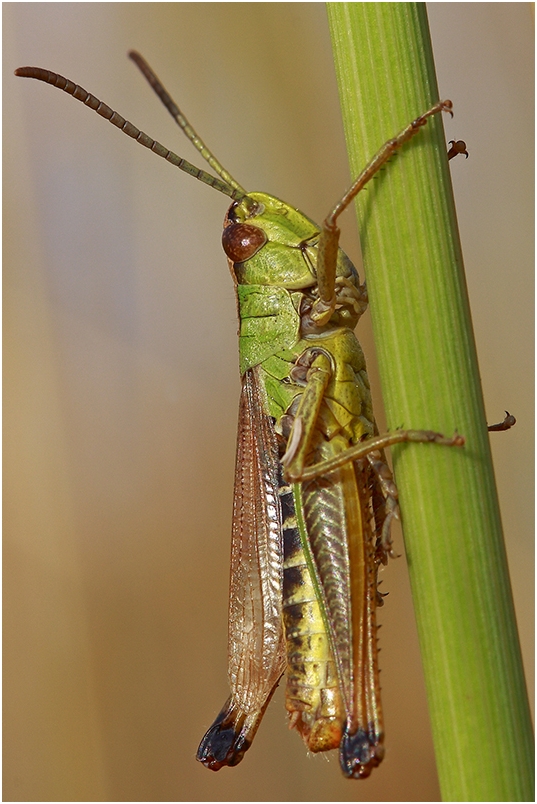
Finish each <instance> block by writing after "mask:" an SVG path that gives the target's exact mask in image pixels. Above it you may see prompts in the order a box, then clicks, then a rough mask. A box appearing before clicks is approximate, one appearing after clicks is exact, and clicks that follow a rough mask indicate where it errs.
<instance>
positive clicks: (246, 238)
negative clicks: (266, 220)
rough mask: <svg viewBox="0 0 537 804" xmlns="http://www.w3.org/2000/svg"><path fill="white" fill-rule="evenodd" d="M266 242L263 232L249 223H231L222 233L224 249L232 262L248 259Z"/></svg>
mask: <svg viewBox="0 0 537 804" xmlns="http://www.w3.org/2000/svg"><path fill="white" fill-rule="evenodd" d="M266 242H267V236H266V234H265V232H264V231H263V230H262V229H260V228H259V227H258V226H252V225H251V224H250V223H232V224H231V226H226V228H225V229H224V231H223V233H222V245H223V247H224V251H225V252H226V254H227V256H228V257H229V259H230V260H231V261H232V262H244V260H248V259H250V257H253V256H254V254H255V253H256V252H258V251H259V249H260V248H261V247H262V246H264V245H265V243H266Z"/></svg>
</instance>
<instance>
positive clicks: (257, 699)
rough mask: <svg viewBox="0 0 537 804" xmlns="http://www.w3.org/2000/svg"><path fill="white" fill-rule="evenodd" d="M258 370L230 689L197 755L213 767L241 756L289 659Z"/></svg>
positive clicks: (269, 440) (241, 514)
mask: <svg viewBox="0 0 537 804" xmlns="http://www.w3.org/2000/svg"><path fill="white" fill-rule="evenodd" d="M257 371H258V370H257V369H251V370H250V371H247V372H246V373H245V375H244V377H243V382H242V393H241V400H240V407H239V431H238V438H237V458H236V466H235V492H234V504H233V529H232V544H231V581H230V595H229V636H228V662H229V664H228V675H229V684H230V688H231V696H230V697H229V699H228V700H227V701H226V703H225V705H224V707H223V709H222V711H221V712H220V714H219V715H218V717H217V718H216V720H215V722H214V723H213V725H212V726H211V728H210V729H209V730H208V732H207V733H206V735H205V737H204V738H203V740H202V741H201V744H200V747H199V749H198V754H197V757H198V759H199V760H200V761H201V762H203V764H204V765H206V766H207V767H209V768H211V769H212V770H219V768H221V767H223V766H224V765H236V764H238V763H239V762H240V761H241V759H242V757H243V755H244V753H245V751H246V750H247V749H248V748H249V747H250V745H251V742H252V740H253V737H254V735H255V732H256V731H257V727H258V726H259V723H260V721H261V718H262V717H263V713H264V711H265V709H266V706H267V704H268V702H269V700H270V697H271V695H272V693H273V692H274V689H275V687H276V685H277V683H278V680H279V679H280V677H281V675H282V673H283V671H284V670H285V663H286V660H285V646H284V640H283V632H282V572H283V569H282V552H283V551H282V522H281V510H280V503H279V497H278V483H279V457H278V445H277V442H276V436H275V433H274V426H273V420H272V418H271V417H270V416H269V415H268V414H267V413H266V412H265V411H266V404H265V399H264V398H263V392H262V390H261V385H260V383H259V382H258V381H257Z"/></svg>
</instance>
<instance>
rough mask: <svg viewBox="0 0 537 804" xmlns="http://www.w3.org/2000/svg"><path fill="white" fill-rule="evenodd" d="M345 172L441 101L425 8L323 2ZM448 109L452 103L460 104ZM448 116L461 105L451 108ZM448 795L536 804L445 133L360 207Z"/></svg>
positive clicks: (430, 137)
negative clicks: (443, 439)
mask: <svg viewBox="0 0 537 804" xmlns="http://www.w3.org/2000/svg"><path fill="white" fill-rule="evenodd" d="M328 16H329V21H330V28H331V34H332V40H333V45H334V53H335V60H336V71H337V76H338V82H339V90H340V97H341V104H342V107H343V116H344V125H345V133H346V139H347V146H348V150H349V158H350V163H351V168H352V172H353V175H357V173H358V172H359V170H360V169H361V168H362V167H363V166H364V164H365V163H366V161H367V160H368V159H369V158H370V157H371V156H372V155H373V154H374V153H375V152H376V150H377V149H378V148H379V147H380V145H382V143H383V142H384V141H385V140H386V139H387V137H389V136H393V135H394V134H395V133H396V132H398V131H399V130H400V129H402V128H403V126H404V125H406V124H407V123H408V122H409V121H410V120H412V119H413V118H415V117H417V115H418V114H420V113H421V112H423V111H425V110H426V109H427V108H428V107H430V106H431V105H432V104H433V103H434V102H435V101H437V100H438V90H437V85H436V76H435V70H434V62H433V56H432V49H431V42H430V36H429V29H428V23H427V16H426V11H425V6H424V4H421V3H328ZM455 101H456V99H455ZM455 110H456V104H455ZM357 209H358V222H359V227H360V236H361V241H362V250H363V257H364V266H365V271H366V276H367V284H368V289H369V296H370V302H371V316H372V321H373V329H374V335H375V342H376V346H377V354H378V361H379V369H380V376H381V383H382V390H383V397H384V402H385V408H386V415H387V419H388V426H389V427H390V429H395V428H397V427H401V426H404V427H405V428H413V429H420V428H423V429H433V430H437V431H439V432H443V433H445V434H448V435H450V434H452V433H453V431H454V430H458V431H459V432H460V433H462V434H463V435H464V436H465V438H466V446H465V447H464V448H462V449H455V448H452V449H448V448H445V447H439V446H434V445H433V446H431V445H422V444H416V445H402V446H398V447H394V448H393V458H394V467H395V472H396V478H397V484H398V487H399V493H400V501H401V509H402V515H403V525H404V534H405V546H406V551H407V556H408V563H409V570H410V577H411V584H412V592H413V597H414V604H415V610H416V618H417V622H418V631H419V637H420V645H421V651H422V659H423V667H424V672H425V677H426V684H427V694H428V700H429V708H430V714H431V721H432V728H433V736H434V741H435V750H436V757H437V764H438V773H439V778H440V785H441V789H442V794H443V798H444V800H451V801H527V800H533V775H532V770H533V743H532V730H531V720H530V715H529V707H528V701H527V693H526V686H525V681H524V675H523V670H522V661H521V655H520V647H519V643H518V634H517V629H516V622H515V616H514V609H513V602H512V596H511V588H510V583H509V575H508V570H507V561H506V555H505V548H504V543H503V535H502V528H501V520H500V513H499V508H498V501H497V495H496V487H495V481H494V473H493V469H492V463H491V455H490V448H489V436H488V433H487V428H486V422H485V414H484V406H483V399H482V392H481V385H480V379H479V370H478V364H477V356H476V350H475V343H474V337H473V332H472V324H471V318H470V309H469V304H468V297H467V289H466V283H465V278H464V270H463V262H462V254H461V249H460V242H459V236H458V229H457V222H456V216H455V209H454V202H453V193H452V188H451V180H450V176H449V170H448V163H447V159H446V143H445V138H444V134H443V125H442V121H441V120H440V118H439V117H438V116H437V117H436V118H435V119H434V120H430V121H429V123H428V124H427V126H425V128H423V129H422V130H421V131H420V133H419V134H418V135H417V136H416V137H415V138H414V139H413V140H412V141H411V142H410V143H408V144H407V145H405V146H404V147H403V148H402V149H401V151H400V152H399V154H398V155H397V157H396V158H394V159H392V160H391V163H390V164H389V166H388V167H387V169H386V170H385V171H383V172H382V173H381V174H380V175H379V176H378V177H377V178H376V180H374V181H372V182H371V183H370V184H369V186H368V189H367V191H365V192H362V193H361V194H360V195H359V197H358V199H357Z"/></svg>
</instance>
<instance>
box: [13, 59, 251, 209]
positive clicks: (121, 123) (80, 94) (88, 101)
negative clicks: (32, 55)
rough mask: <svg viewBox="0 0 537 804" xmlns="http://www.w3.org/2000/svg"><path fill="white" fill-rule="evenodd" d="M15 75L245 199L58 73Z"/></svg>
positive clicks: (28, 70) (235, 187)
mask: <svg viewBox="0 0 537 804" xmlns="http://www.w3.org/2000/svg"><path fill="white" fill-rule="evenodd" d="M15 75H17V76H20V77H21V78H35V79H37V80H38V81H44V82H45V83H46V84H52V85H53V86H55V87H58V89H61V90H63V91H64V92H67V93H68V94H69V95H72V96H73V98H76V100H79V101H81V103H83V104H84V105H85V106H88V107H89V108H90V109H93V111H95V112H97V114H100V115H101V117H104V118H105V120H108V121H109V122H110V123H112V124H113V125H114V126H117V128H119V129H121V131H123V133H124V134H127V135H128V136H129V137H132V138H133V139H134V140H136V142H139V143H140V145H143V146H145V147H146V148H149V150H151V151H153V153H155V154H157V156H161V157H162V158H163V159H165V160H166V161H167V162H170V163H171V164H172V165H175V167H178V168H179V170H183V171H184V172H185V173H188V174H189V175H190V176H193V177H194V178H195V179H199V181H202V182H203V183H204V184H208V185H209V186H210V187H214V189H215V190H218V191H219V192H221V193H223V194H224V195H227V196H229V197H230V198H232V199H233V200H234V201H242V199H243V198H244V197H245V195H246V191H245V190H243V188H242V187H240V185H239V184H237V182H235V181H234V182H233V184H231V183H230V182H227V181H226V180H225V179H224V180H222V179H217V178H215V177H214V176H211V174H210V173H207V172H206V171H205V170H201V169H200V168H198V167H196V166H195V165H192V164H191V163H190V162H187V160H186V159H182V158H181V157H180V156H177V154H175V153H174V152H173V151H170V150H168V149H167V148H165V147H164V145H161V144H160V142H157V140H154V139H152V138H151V137H149V136H148V135H147V134H145V133H144V132H143V131H140V129H139V128H136V126H134V125H133V124H132V123H130V122H129V121H128V120H125V118H124V117H122V116H121V115H120V114H118V113H117V112H115V111H114V110H113V109H111V108H110V106H107V105H106V104H105V103H103V102H102V101H100V100H99V98H96V97H95V95H92V94H91V93H90V92H87V91H86V90H85V89H84V88H83V87H81V86H78V84H74V83H73V82H72V81H69V79H68V78H64V77H63V75H58V73H53V72H51V71H50V70H44V69H43V68H42V67H19V68H18V70H15Z"/></svg>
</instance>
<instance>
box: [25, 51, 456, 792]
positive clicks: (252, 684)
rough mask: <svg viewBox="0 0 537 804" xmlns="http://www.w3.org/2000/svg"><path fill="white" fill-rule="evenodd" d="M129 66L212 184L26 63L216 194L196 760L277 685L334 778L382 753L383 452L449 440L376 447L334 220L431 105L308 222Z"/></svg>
mask: <svg viewBox="0 0 537 804" xmlns="http://www.w3.org/2000/svg"><path fill="white" fill-rule="evenodd" d="M130 56H131V58H132V59H133V60H134V62H135V63H136V64H137V66H138V67H139V68H140V70H141V71H142V73H143V74H144V76H145V77H146V78H147V80H148V81H149V83H150V84H151V86H152V87H153V89H154V90H155V91H156V93H157V94H158V96H159V97H160V99H161V100H162V102H163V103H164V105H165V106H166V108H167V109H168V111H169V112H170V113H171V114H172V116H173V117H174V118H175V120H176V121H177V123H178V124H179V126H180V127H181V129H182V130H183V132H184V133H185V134H186V136H187V137H188V138H189V139H190V141H191V142H192V143H193V144H194V146H195V147H196V148H197V150H198V151H199V153H200V154H201V155H202V157H203V158H204V159H205V160H206V161H207V162H208V164H209V165H210V166H211V167H212V168H213V170H214V171H215V172H216V174H217V175H218V177H219V178H216V177H214V176H212V175H210V174H208V173H206V172H205V171H203V170H200V169H199V168H197V167H195V166H194V165H192V164H190V163H189V162H187V161H186V160H184V159H182V158H180V157H178V156H177V155H176V154H174V153H173V152H171V151H169V150H168V149H166V148H165V147H164V146H162V145H161V144H160V143H158V142H156V141H155V140H153V139H151V138H150V137H148V136H147V135H146V134H144V133H143V132H141V131H140V130H139V129H137V128H136V127H135V126H133V125H132V124H131V123H129V122H128V121H127V120H125V119H124V118H123V117H121V116H120V115H119V114H117V112H114V111H113V110H112V109H110V107H108V106H106V105H105V104H103V103H101V101H99V100H98V99H97V98H96V97H95V96H94V95H91V94H89V93H88V92H86V90H84V89H82V88H81V87H79V86H77V85H75V84H74V83H73V82H71V81H68V80H67V79H65V78H63V77H62V76H60V75H57V74H56V73H52V72H49V71H48V70H43V69H41V68H36V67H23V68H20V69H19V70H17V71H16V75H19V76H22V77H28V78H36V79H39V80H41V81H45V82H47V83H49V84H53V85H54V86H56V87H58V88H60V89H62V90H64V91H65V92H68V93H69V94H71V95H73V97H75V98H76V99H77V100H80V101H82V102H83V103H84V104H85V105H86V106H89V107H90V108H91V109H94V110H95V111H96V112H97V113H98V114H100V115H101V116H103V117H104V118H106V119H107V120H109V121H110V122H111V123H113V124H114V125H116V126H117V127H118V128H120V129H121V130H122V131H124V132H125V133H126V134H128V135H129V136H130V137H133V138H134V139H135V140H136V141H137V142H140V143H141V144H142V145H144V146H146V147H147V148H150V149H151V150H152V151H154V152H155V153H156V154H158V155H159V156H161V157H163V158H164V159H166V160H167V161H168V162H171V163H172V164H173V165H175V166H176V167H178V168H180V169H181V170H183V171H185V172H187V173H189V174H190V175H192V176H194V177H195V178H197V179H199V180H200V181H202V182H205V183H206V184H208V185H210V186H211V187H214V188H215V189H216V190H219V191H220V192H222V193H224V194H225V195H227V196H229V197H230V198H231V199H232V201H233V203H232V205H231V207H230V208H229V210H228V212H227V215H226V218H225V221H224V231H223V236H222V242H223V247H224V251H225V253H226V255H227V257H228V262H229V267H230V270H231V275H232V278H233V281H234V283H235V288H236V293H237V305H238V312H239V320H240V332H239V352H240V358H239V362H240V373H241V378H242V393H241V399H240V414H239V432H238V445H237V459H236V469H235V492H234V508H233V534H232V550H231V588H230V603H229V668H228V675H229V683H230V688H231V695H230V697H229V699H228V700H227V701H226V703H225V705H224V707H223V709H222V711H221V712H220V714H219V715H218V717H217V718H216V720H215V721H214V723H213V725H212V726H211V727H210V728H209V730H208V731H207V733H206V735H205V736H204V738H203V740H202V741H201V744H200V746H199V749H198V754H197V758H198V759H199V760H200V761H201V762H202V763H203V764H204V765H206V766H207V767H208V768H211V769H212V770H219V769H220V768H221V767H223V766H224V765H236V764H238V763H239V762H240V761H241V760H242V758H243V756H244V753H245V752H246V750H247V749H248V748H249V747H250V745H251V743H252V740H253V737H254V735H255V732H256V730H257V728H258V726H259V723H260V721H261V719H262V717H263V714H264V712H265V709H266V707H267V705H268V702H269V701H270V698H271V696H272V694H273V692H274V690H275V688H276V686H277V685H278V682H279V680H280V678H281V677H282V675H283V674H284V673H285V674H286V679H287V680H286V709H287V711H288V713H289V718H290V726H291V727H292V728H295V729H296V730H297V731H298V732H299V734H300V735H301V736H302V738H303V740H304V742H305V743H306V745H307V747H308V748H309V750H311V751H313V752H319V751H328V750H331V749H334V748H339V755H340V765H341V768H342V771H343V773H344V774H345V776H347V777H351V778H364V777H367V776H369V774H370V773H371V771H372V769H373V768H374V767H376V766H377V765H378V764H379V763H380V762H381V760H382V758H383V754H384V746H383V740H384V734H383V724H382V708H381V701H380V687H379V676H378V659H377V638H376V608H377V606H379V605H381V603H382V597H381V596H380V594H379V592H378V590H377V572H378V569H379V567H380V565H381V564H386V562H387V560H388V557H389V556H392V555H393V551H392V546H391V539H390V524H391V522H392V520H393V519H395V518H398V517H399V509H398V503H397V489H396V487H395V484H394V481H393V478H392V475H391V472H390V469H389V468H388V465H387V464H386V460H385V457H384V453H383V449H384V448H385V447H387V446H389V445H391V444H395V443H399V442H403V441H413V442H426V443H436V444H442V445H446V446H461V445H463V444H464V438H463V437H462V436H460V435H457V434H455V435H454V436H453V437H452V438H446V437H445V436H443V435H441V434H439V433H434V432H431V431H421V430H420V431H417V430H398V431H395V432H393V433H390V434H388V435H384V436H380V435H379V434H378V430H377V427H376V424H375V419H374V416H373V410H372V404H371V394H370V390H369V382H368V377H367V372H366V364H365V359H364V355H363V352H362V350H361V347H360V345H359V343H358V341H357V339H356V337H355V335H354V328H355V326H356V324H357V322H358V319H359V318H360V316H361V315H362V314H363V312H364V311H365V309H366V308H367V303H368V299H367V290H366V286H365V284H361V283H360V280H359V277H358V273H357V271H356V269H355V268H354V266H353V264H352V263H351V261H350V260H349V258H348V257H347V256H346V255H345V254H344V253H343V251H342V250H341V249H340V248H339V247H338V242H339V229H338V227H337V219H338V217H339V215H340V214H341V212H343V210H344V209H345V208H346V207H347V206H348V205H349V204H350V203H351V201H352V200H353V199H354V198H355V196H356V195H357V194H358V193H359V192H360V190H361V189H362V188H363V187H364V186H365V185H366V183H367V182H368V181H369V180H370V179H371V178H372V177H373V176H374V175H375V174H376V173H377V172H378V170H379V169H380V168H381V167H382V166H383V165H384V164H385V163H386V162H387V161H388V159H389V158H390V157H391V156H392V154H393V153H394V152H395V151H396V150H397V149H398V148H399V147H401V146H402V145H403V144H404V143H405V142H407V141H408V140H410V139H411V137H413V136H414V135H415V134H417V132H418V131H419V130H420V128H421V127H422V126H424V125H425V124H426V122H427V120H428V118H429V117H431V116H432V115H435V114H437V113H439V112H442V111H444V112H448V113H450V114H452V111H451V110H452V104H451V101H449V100H446V101H441V102H438V103H436V104H434V105H433V106H432V107H431V108H430V109H428V110H427V111H426V112H424V113H423V114H422V115H420V116H419V117H417V118H416V119H415V120H414V121H413V122H412V123H410V124H409V125H408V126H406V127H405V128H404V129H403V130H402V131H401V132H400V133H399V134H397V136H395V137H394V138H393V139H391V140H389V141H388V142H386V143H385V144H384V145H383V146H382V147H381V149H380V150H379V151H378V153H377V154H376V155H375V156H374V157H373V158H372V159H371V161H370V162H369V163H368V165H367V166H366V167H365V168H364V170H363V171H362V172H361V173H360V175H359V176H358V178H357V179H356V181H355V182H354V183H353V184H352V186H351V187H350V188H349V190H348V191H347V192H346V193H345V195H344V196H343V198H342V199H341V201H340V202H339V203H338V204H336V206H335V207H334V209H333V210H332V212H331V213H330V214H329V215H328V216H327V218H326V219H325V221H324V222H323V225H322V226H321V227H319V226H317V224H315V223H314V222H313V221H311V220H310V219H309V218H307V217H306V216H305V215H303V214H302V213H301V212H299V211H298V210H297V209H295V208H294V207H292V206H289V205H288V204H286V203H284V202H283V201H280V200H279V199H277V198H274V197H273V196H270V195H267V194H266V193H260V192H247V191H246V190H245V189H244V188H243V187H241V185H240V184H239V183H238V182H237V181H235V179H234V178H233V177H232V176H231V175H230V174H229V173H228V172H227V171H226V170H225V169H224V168H223V167H222V165H221V164H220V163H219V162H218V160H217V159H216V158H215V157H214V156H213V154H212V153H211V152H210V151H209V149H208V148H207V147H206V146H205V144H204V143H203V142H202V140H201V139H200V138H199V137H198V135H197V134H196V132H195V131H194V129H193V128H192V127H191V126H190V124H189V123H188V121H187V120H186V118H185V117H184V116H183V115H182V113H181V112H180V110H179V108H178V107H177V106H176V104H175V103H174V102H173V100H172V99H171V97H170V96H169V95H168V93H167V92H166V90H165V89H164V87H163V86H162V84H161V83H160V81H159V80H158V79H157V77H156V76H155V74H154V73H153V72H152V71H151V69H150V68H149V66H148V65H147V64H146V62H145V61H144V60H143V59H142V58H141V57H140V56H139V55H138V54H137V53H131V54H130Z"/></svg>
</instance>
